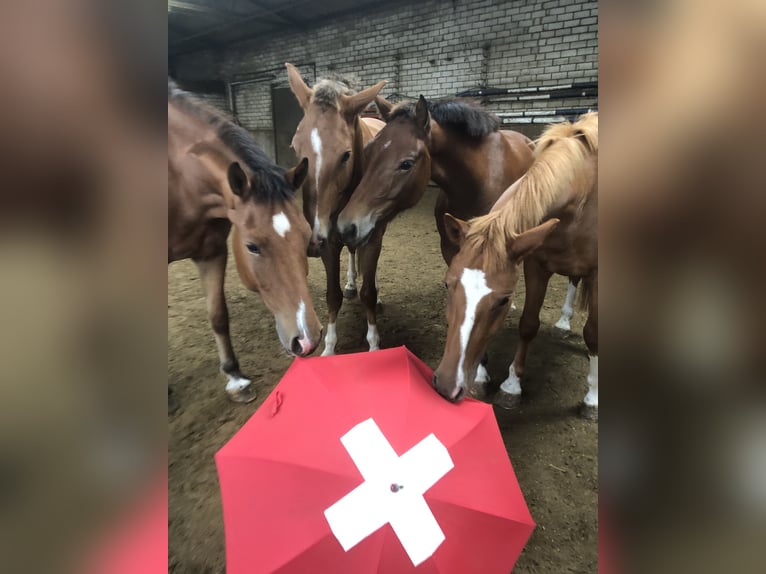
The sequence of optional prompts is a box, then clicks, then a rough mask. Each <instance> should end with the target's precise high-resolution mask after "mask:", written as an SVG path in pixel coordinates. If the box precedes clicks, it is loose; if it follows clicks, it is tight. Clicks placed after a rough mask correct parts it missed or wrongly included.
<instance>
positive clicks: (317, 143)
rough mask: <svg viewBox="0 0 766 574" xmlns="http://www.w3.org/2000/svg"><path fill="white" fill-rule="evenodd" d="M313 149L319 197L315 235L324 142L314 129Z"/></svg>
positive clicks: (316, 215) (317, 222) (315, 217)
mask: <svg viewBox="0 0 766 574" xmlns="http://www.w3.org/2000/svg"><path fill="white" fill-rule="evenodd" d="M311 148H312V149H313V150H314V154H315V155H316V173H315V175H314V177H315V179H316V195H317V208H316V214H315V215H314V233H318V232H319V172H321V171H322V140H321V138H320V137H319V131H318V130H317V129H316V128H314V129H313V130H311Z"/></svg>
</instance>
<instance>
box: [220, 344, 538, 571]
mask: <svg viewBox="0 0 766 574" xmlns="http://www.w3.org/2000/svg"><path fill="white" fill-rule="evenodd" d="M431 376H432V371H431V369H429V368H428V367H427V366H426V365H425V364H423V363H422V362H421V361H420V360H419V359H418V358H417V357H415V356H414V355H413V354H412V353H410V352H409V351H408V350H407V349H406V348H405V347H399V348H395V349H387V350H383V351H377V352H375V353H358V354H350V355H339V356H331V357H316V358H311V359H296V360H295V361H294V362H293V364H292V366H291V367H290V368H289V369H288V371H287V373H286V374H285V376H284V377H283V378H282V380H281V381H280V383H279V384H278V385H277V387H276V388H275V389H274V391H273V392H272V393H271V395H270V396H269V397H268V398H267V399H266V400H265V401H264V403H263V405H262V406H261V407H260V408H259V409H258V411H257V412H256V413H255V414H254V415H253V416H252V418H251V419H250V420H249V421H248V422H247V423H246V424H245V425H244V426H243V427H242V429H241V430H240V431H239V432H238V433H237V434H236V435H235V436H234V437H233V438H232V439H231V440H230V441H229V442H228V443H227V444H226V445H225V446H224V447H223V448H222V449H221V450H220V451H219V452H218V453H217V454H216V464H217V467H218V475H219V479H220V485H221V493H222V499H223V514H224V523H225V530H226V559H227V572H228V574H244V573H248V574H252V573H255V572H284V573H288V572H296V573H299V572H317V571H322V572H353V573H355V574H356V573H359V574H363V573H366V572H391V573H396V574H399V573H403V572H410V571H417V572H456V573H457V572H459V573H462V574H466V573H469V572H481V573H494V572H498V573H503V574H507V573H508V572H510V571H511V569H512V568H513V565H514V563H515V562H516V559H517V558H518V556H519V554H520V553H521V550H522V548H523V547H524V544H526V541H527V539H528V538H529V536H530V534H531V533H532V530H533V529H534V522H533V521H532V518H531V516H530V514H529V511H528V509H527V506H526V504H525V502H524V498H523V495H522V493H521V489H520V488H519V485H518V482H517V481H516V476H515V474H514V472H513V468H512V467H511V463H510V461H509V460H508V455H507V454H506V450H505V446H504V444H503V441H502V438H501V436H500V431H499V429H498V427H497V423H496V421H495V417H494V413H493V411H492V408H491V406H490V405H487V404H484V403H481V402H478V401H474V400H471V399H466V400H464V401H462V402H461V403H459V404H452V403H449V402H447V401H445V400H444V399H442V398H441V397H440V396H439V395H438V394H437V393H436V392H435V391H434V390H433V387H432V386H431ZM320 565H321V568H320ZM318 568H319V569H318Z"/></svg>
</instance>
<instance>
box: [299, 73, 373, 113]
mask: <svg viewBox="0 0 766 574" xmlns="http://www.w3.org/2000/svg"><path fill="white" fill-rule="evenodd" d="M360 87H361V83H360V82H359V78H357V77H356V76H355V75H353V74H349V75H339V74H329V75H327V76H326V77H324V78H320V79H319V81H317V83H316V84H314V87H313V88H312V90H313V93H312V95H311V102H312V103H315V104H317V105H319V106H321V107H323V108H332V109H335V110H337V109H338V98H339V97H340V96H341V95H344V96H352V95H354V94H356V93H357V92H358V91H359V88H360Z"/></svg>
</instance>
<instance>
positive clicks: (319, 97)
mask: <svg viewBox="0 0 766 574" xmlns="http://www.w3.org/2000/svg"><path fill="white" fill-rule="evenodd" d="M285 67H286V68H287V78H288V81H289V83H290V89H291V90H292V92H293V94H295V97H296V99H297V100H298V103H299V104H300V106H301V108H302V110H303V118H302V119H301V121H300V123H299V124H298V127H297V129H296V130H295V135H294V137H293V140H292V147H293V149H294V150H295V152H296V153H297V154H298V156H299V157H301V156H303V157H308V158H309V169H308V175H307V177H306V179H305V181H304V182H303V213H304V216H305V217H306V220H307V221H308V222H309V224H311V226H312V246H313V249H314V252H315V253H318V254H319V256H320V257H321V258H322V263H323V264H324V268H325V273H326V275H327V293H326V296H327V309H328V314H329V319H328V322H327V334H326V335H325V348H324V350H323V352H322V355H323V356H326V355H333V354H335V345H336V343H337V340H338V337H337V333H336V328H335V323H336V320H337V317H338V312H339V311H340V308H341V305H342V303H343V296H344V295H345V296H346V297H348V298H353V297H355V296H356V293H357V291H356V263H357V261H356V259H357V256H358V263H359V270H360V271H361V273H362V289H361V291H360V297H361V299H362V302H363V303H364V306H365V310H366V314H367V343H368V344H369V349H370V351H376V350H378V349H379V346H380V336H379V334H378V327H377V309H376V307H377V305H378V303H379V299H378V288H377V284H376V272H377V267H378V258H379V257H380V251H381V248H382V244H383V234H384V233H385V230H386V226H385V224H381V225H379V226H377V227H376V228H375V230H374V232H372V233H371V237H370V240H369V241H368V242H367V244H366V245H364V246H363V247H360V248H359V249H355V248H350V249H349V259H348V276H347V282H346V286H345V289H344V290H341V287H340V254H341V251H342V249H343V242H342V241H341V238H340V236H339V234H338V232H337V227H336V219H337V216H338V213H339V212H340V211H341V209H343V207H344V206H345V204H346V202H347V201H348V199H349V197H350V196H351V194H352V192H353V191H354V189H355V188H356V186H357V185H358V183H359V181H360V179H361V178H362V173H363V171H364V154H363V150H364V147H365V145H366V144H367V143H368V142H369V141H370V140H371V139H372V138H373V137H374V136H375V134H376V133H378V131H379V130H380V129H381V128H382V127H383V125H384V124H383V122H381V121H380V120H377V119H375V118H361V117H360V114H361V112H362V111H364V109H365V108H366V107H367V106H368V105H369V104H370V103H372V100H373V99H374V98H375V96H376V95H377V94H378V93H379V92H380V90H381V89H383V86H385V85H386V82H384V81H383V82H378V83H377V84H375V85H374V86H372V87H370V88H367V89H366V90H362V91H361V92H359V93H356V92H355V91H354V90H353V89H351V88H350V87H349V86H348V85H347V84H346V83H344V82H341V81H336V80H331V79H321V80H319V81H318V82H317V83H316V84H315V85H314V87H313V88H311V87H309V86H308V84H306V82H305V81H304V80H303V78H302V77H301V75H300V72H299V71H298V69H297V68H296V67H295V66H293V65H292V64H290V63H286V64H285ZM355 252H358V253H356V254H355Z"/></svg>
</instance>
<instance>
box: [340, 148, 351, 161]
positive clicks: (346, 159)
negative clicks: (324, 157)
mask: <svg viewBox="0 0 766 574" xmlns="http://www.w3.org/2000/svg"><path fill="white" fill-rule="evenodd" d="M349 159H351V152H350V151H347V152H345V153H344V154H343V157H341V158H340V163H346V162H347V161H348V160H349Z"/></svg>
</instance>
